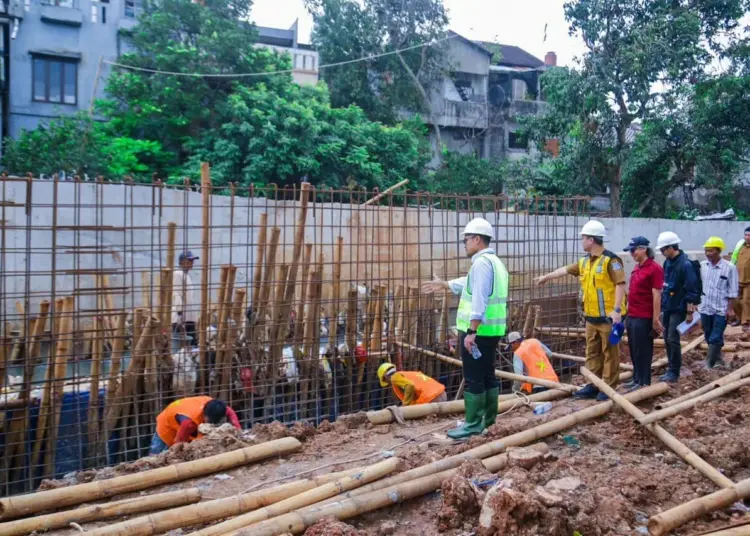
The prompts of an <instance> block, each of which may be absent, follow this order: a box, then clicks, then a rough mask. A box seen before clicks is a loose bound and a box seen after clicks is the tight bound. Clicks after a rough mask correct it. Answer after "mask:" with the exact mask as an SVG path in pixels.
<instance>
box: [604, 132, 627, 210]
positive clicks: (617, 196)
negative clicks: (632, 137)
mask: <svg viewBox="0 0 750 536" xmlns="http://www.w3.org/2000/svg"><path fill="white" fill-rule="evenodd" d="M629 126H630V122H629V121H621V122H620V124H619V125H618V127H617V162H616V163H615V169H614V176H613V177H612V178H611V179H610V184H609V199H610V212H611V213H612V217H613V218H622V199H621V196H622V162H623V158H624V156H625V150H626V149H627V147H626V145H627V142H626V139H625V135H626V134H627V132H628V127H629Z"/></svg>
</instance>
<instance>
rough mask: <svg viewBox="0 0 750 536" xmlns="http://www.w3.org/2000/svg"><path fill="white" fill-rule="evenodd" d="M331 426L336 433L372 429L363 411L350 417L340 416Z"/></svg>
mask: <svg viewBox="0 0 750 536" xmlns="http://www.w3.org/2000/svg"><path fill="white" fill-rule="evenodd" d="M333 426H334V428H335V429H336V431H338V432H344V431H346V430H354V429H355V428H367V429H369V428H372V424H371V423H370V419H368V418H367V413H366V412H364V411H360V412H358V413H352V414H350V415H340V416H339V418H338V419H336V422H335V423H334V425H333Z"/></svg>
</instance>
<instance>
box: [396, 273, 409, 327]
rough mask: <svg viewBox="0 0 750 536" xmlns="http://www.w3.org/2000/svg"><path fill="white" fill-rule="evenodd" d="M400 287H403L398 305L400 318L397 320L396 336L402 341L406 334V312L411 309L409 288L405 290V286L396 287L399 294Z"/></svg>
mask: <svg viewBox="0 0 750 536" xmlns="http://www.w3.org/2000/svg"><path fill="white" fill-rule="evenodd" d="M399 287H401V292H399V293H398V294H399V296H400V303H399V305H398V318H397V320H396V334H397V335H398V337H399V338H400V339H403V338H404V336H405V334H406V331H405V330H404V322H405V321H406V312H407V310H408V309H409V287H408V286H407V287H406V288H404V287H403V285H399V286H398V287H396V291H397V292H398V288H399Z"/></svg>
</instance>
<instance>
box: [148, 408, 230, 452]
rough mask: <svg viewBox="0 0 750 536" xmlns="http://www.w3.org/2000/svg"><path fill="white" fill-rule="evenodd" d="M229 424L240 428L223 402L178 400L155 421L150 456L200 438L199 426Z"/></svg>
mask: <svg viewBox="0 0 750 536" xmlns="http://www.w3.org/2000/svg"><path fill="white" fill-rule="evenodd" d="M227 421H229V422H230V423H232V425H233V426H234V427H235V428H237V429H240V428H241V427H240V421H239V419H238V418H237V414H236V413H235V412H234V410H233V409H232V408H230V407H229V406H227V404H226V402H223V401H222V400H216V399H213V398H211V397H210V396H192V397H188V398H181V399H179V400H175V401H174V402H172V403H171V404H169V405H168V406H167V407H166V408H165V409H164V411H162V412H161V413H160V414H159V416H158V417H157V418H156V433H155V434H154V438H153V439H152V440H151V449H150V452H149V454H150V455H151V456H155V455H156V454H159V453H160V452H163V451H165V450H167V449H168V448H169V447H171V446H172V445H175V444H177V443H189V442H190V441H192V440H194V439H200V438H201V437H202V436H201V434H199V433H198V426H199V425H201V424H203V423H208V424H213V425H215V426H220V425H222V424H224V423H225V422H227Z"/></svg>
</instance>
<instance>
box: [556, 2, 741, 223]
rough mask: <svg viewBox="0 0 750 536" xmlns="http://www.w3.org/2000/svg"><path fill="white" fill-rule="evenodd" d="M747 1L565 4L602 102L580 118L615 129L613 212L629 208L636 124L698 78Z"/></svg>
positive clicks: (585, 72)
mask: <svg viewBox="0 0 750 536" xmlns="http://www.w3.org/2000/svg"><path fill="white" fill-rule="evenodd" d="M743 7H744V6H743V2H742V0H668V1H667V0H646V1H645V2H644V1H641V0H625V1H623V2H600V1H599V0H573V1H571V2H568V3H567V4H565V16H566V19H567V20H568V22H569V24H570V31H571V33H575V34H578V35H580V36H581V37H582V39H583V42H584V44H585V46H586V49H587V50H586V52H585V54H584V55H583V58H582V60H583V61H582V67H581V70H580V75H581V77H582V78H583V79H584V80H585V87H586V92H587V93H586V94H587V95H601V96H603V97H604V99H598V98H595V99H593V100H592V104H593V103H595V104H596V105H595V106H592V107H590V108H583V109H582V110H581V114H580V117H581V119H582V121H583V124H584V125H586V126H587V127H589V128H594V127H595V128H597V129H606V130H607V131H609V130H610V129H611V130H612V135H613V136H614V141H613V143H612V145H611V149H612V158H611V159H610V160H611V173H610V174H609V175H610V176H609V180H608V182H609V189H610V196H611V202H612V214H613V215H614V216H621V215H622V204H621V194H622V171H623V165H624V164H625V161H626V159H627V155H628V151H629V141H628V133H629V131H630V129H631V126H632V125H633V124H634V123H636V122H640V121H643V120H644V119H647V118H648V116H649V114H650V112H651V111H652V109H653V107H654V106H655V105H657V104H658V103H659V101H660V100H661V98H662V96H663V95H664V94H665V93H668V92H670V91H672V90H674V89H675V88H679V87H680V86H682V85H684V84H692V83H694V82H695V81H696V80H699V79H700V78H701V77H702V76H703V74H704V71H705V67H706V66H707V65H708V64H709V63H710V60H711V57H712V56H711V54H712V52H716V51H718V50H719V49H720V47H719V42H720V39H719V38H720V37H721V36H723V35H724V34H725V33H726V32H731V31H733V30H734V29H735V28H736V27H737V25H738V19H739V18H740V17H742V16H743V14H744V10H743Z"/></svg>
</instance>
